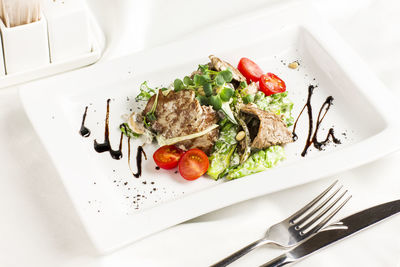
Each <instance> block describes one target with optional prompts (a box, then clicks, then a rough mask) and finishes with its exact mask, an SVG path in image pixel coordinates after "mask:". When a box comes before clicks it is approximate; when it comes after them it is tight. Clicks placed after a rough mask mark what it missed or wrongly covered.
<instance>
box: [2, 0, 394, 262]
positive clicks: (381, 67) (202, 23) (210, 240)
mask: <svg viewBox="0 0 400 267" xmlns="http://www.w3.org/2000/svg"><path fill="white" fill-rule="evenodd" d="M274 2H276V1H265V0H264V1H263V0H246V1H229V0H220V1H212V0H202V1H195V0H191V1H188V0H187V1H178V0H169V1H161V0H159V1H157V0H153V1H150V0H148V1H136V0H130V1H129V0H113V1H110V0H89V5H90V7H91V8H92V9H93V11H94V13H95V14H96V16H97V18H98V19H99V22H100V24H101V26H102V28H103V30H104V31H105V33H106V37H107V49H106V51H105V55H104V57H103V59H102V61H107V60H108V59H110V58H114V57H117V56H120V55H124V54H127V53H131V52H134V51H136V50H139V49H143V48H147V47H151V46H155V45H160V44H162V43H165V42H168V41H172V40H175V39H178V38H184V37H185V36H187V35H190V34H195V33H196V30H198V29H201V28H203V27H209V26H212V24H213V23H215V22H220V21H222V20H224V19H226V18H229V17H232V16H235V15H237V14H241V13H243V12H250V11H252V10H255V9H258V8H260V7H267V6H268V5H271V6H272V5H273V4H274ZM349 2H351V3H349ZM315 6H316V9H317V11H318V12H319V13H320V14H321V15H322V16H324V17H326V18H327V19H328V21H329V22H330V23H331V24H332V25H333V26H334V27H335V29H336V30H337V31H338V32H339V34H340V35H341V36H342V37H343V38H344V39H345V40H346V41H347V42H348V43H349V44H350V45H351V46H352V47H353V48H354V49H355V51H356V52H357V53H359V54H360V55H361V57H362V58H363V59H364V60H365V62H366V63H367V64H368V65H369V67H370V68H372V69H373V70H374V71H375V73H376V74H377V75H378V77H379V78H380V79H381V80H382V81H383V82H384V83H385V84H386V86H387V87H388V88H389V89H391V90H392V91H393V92H394V93H395V94H396V95H397V96H398V97H399V96H400V75H399V73H400V16H399V14H400V5H399V4H398V1H396V0H385V1H377V0H375V1H373V0H364V1H363V0H357V1H355V0H353V1H344V0H336V1H330V0H324V1H318V2H316V3H315ZM283 19H284V18H283ZM376 93H377V94H379V92H376ZM399 115H400V112H399ZM399 165H400V153H399V152H398V153H396V154H392V155H390V156H388V157H385V158H383V159H381V160H379V161H377V162H374V163H372V164H369V165H367V166H363V167H360V168H357V169H355V170H352V171H348V172H345V173H340V174H338V175H336V176H335V177H329V178H326V179H323V180H320V181H318V182H314V183H311V184H307V185H303V186H300V187H296V188H292V189H290V190H285V191H283V192H279V193H275V194H271V195H268V196H264V197H261V198H257V199H254V200H250V201H246V202H243V203H240V204H237V205H234V206H231V207H228V208H225V209H222V210H220V211H216V212H213V213H210V214H207V215H204V216H202V217H199V218H196V219H194V220H191V221H189V222H186V223H184V224H181V225H178V226H175V227H172V228H170V229H167V230H165V231H163V232H161V233H158V234H155V235H153V236H151V237H148V238H146V239H144V240H142V241H139V242H136V243H135V244H132V245H130V246H128V247H126V248H124V249H121V250H119V251H117V252H115V253H113V254H110V255H106V256H99V255H97V253H96V251H95V250H94V248H93V246H92V244H91V243H90V240H89V239H88V237H87V235H86V233H85V231H84V230H83V227H82V225H81V222H80V220H79V218H78V216H77V214H76V212H75V210H74V208H73V207H72V204H71V202H70V199H69V198H68V196H67V194H66V192H65V190H64V188H63V186H62V184H61V181H60V179H59V177H58V174H57V172H56V171H55V168H54V167H53V166H52V164H51V161H50V158H49V156H48V155H47V153H46V151H45V150H44V148H43V147H42V145H41V144H40V142H39V139H38V137H37V136H36V134H35V132H34V131H33V128H32V126H31V125H30V123H29V121H28V119H27V117H26V115H25V113H24V111H23V109H22V106H21V103H20V101H19V98H18V94H17V90H16V89H15V88H8V89H0V266H7V267H8V266H41V267H47V266H51V267H53V266H74V267H76V266H118V267H123V266H206V265H209V264H211V263H213V262H215V261H217V260H219V259H221V258H223V257H225V256H227V255H228V254H230V253H231V252H233V251H235V250H236V249H239V248H241V247H242V246H244V245H246V244H247V243H249V242H251V241H253V240H255V239H258V238H259V237H261V236H262V234H263V233H264V231H265V229H266V228H267V226H269V225H271V224H273V223H275V222H277V221H279V220H281V219H283V218H285V217H287V216H288V215H289V214H291V213H292V212H294V211H295V210H296V209H298V208H299V207H300V206H301V205H302V203H305V202H306V201H307V200H309V199H310V198H311V197H313V196H314V195H315V194H317V193H318V192H319V191H321V189H322V188H324V187H325V186H327V185H328V184H330V182H331V181H332V180H333V179H335V178H340V180H341V182H342V183H343V184H344V185H345V186H347V187H348V188H349V189H350V191H351V193H352V195H353V198H352V200H351V202H350V203H349V204H348V205H347V206H346V207H345V208H344V210H342V211H341V213H340V214H341V216H343V215H346V214H350V213H352V212H354V211H357V210H359V209H363V208H367V207H369V206H370V205H373V204H378V203H380V202H384V201H389V200H393V199H398V198H399V197H400V175H399V171H400V167H399ZM279 253H280V251H279V250H277V249H274V248H271V247H262V248H259V249H258V250H257V251H255V252H254V253H252V254H249V255H248V256H246V257H245V258H243V259H241V260H239V261H237V262H236V263H235V264H233V265H232V266H257V265H259V264H262V263H263V262H266V261H268V260H269V259H271V257H272V256H275V255H278V254H279ZM296 266H371V267H372V266H396V267H397V266H400V216H397V217H394V218H392V219H390V220H388V221H386V222H383V223H382V224H379V225H377V226H375V227H373V228H371V229H370V230H368V231H365V232H362V233H360V234H358V235H356V236H354V237H352V238H350V239H347V240H345V241H342V242H340V243H337V244H335V245H334V246H332V247H330V248H329V249H325V250H323V251H321V252H318V253H317V254H315V255H313V256H312V257H309V258H307V259H305V260H304V261H302V262H300V263H299V264H297V265H296Z"/></svg>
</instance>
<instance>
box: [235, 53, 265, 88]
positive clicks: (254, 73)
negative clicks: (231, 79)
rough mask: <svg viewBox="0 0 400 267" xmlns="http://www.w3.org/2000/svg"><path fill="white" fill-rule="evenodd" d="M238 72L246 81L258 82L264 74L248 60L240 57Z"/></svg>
mask: <svg viewBox="0 0 400 267" xmlns="http://www.w3.org/2000/svg"><path fill="white" fill-rule="evenodd" d="M237 68H238V70H239V71H240V73H242V74H243V76H244V77H246V79H247V81H253V82H258V80H260V77H261V75H263V74H264V72H263V71H262V69H261V68H260V67H259V66H258V65H257V64H256V63H254V62H253V61H251V60H250V59H248V58H245V57H242V58H241V59H240V61H239V64H238V67H237Z"/></svg>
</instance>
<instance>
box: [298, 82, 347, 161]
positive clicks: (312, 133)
mask: <svg viewBox="0 0 400 267" xmlns="http://www.w3.org/2000/svg"><path fill="white" fill-rule="evenodd" d="M314 89H315V86H314V85H310V86H309V87H308V97H307V102H306V104H305V105H304V107H303V108H302V110H301V112H300V114H299V116H298V117H297V119H296V121H295V123H294V126H293V131H292V137H293V141H296V140H297V139H298V137H297V134H296V126H297V122H298V120H299V118H300V116H301V115H302V114H303V112H304V110H305V109H306V108H307V114H308V136H307V140H306V144H305V146H304V149H303V152H301V156H302V157H304V156H306V154H307V151H308V149H309V147H310V146H311V145H314V147H315V148H316V149H318V150H322V149H323V148H324V146H325V145H326V144H327V143H328V142H329V141H330V140H332V142H334V143H335V144H340V143H341V142H340V140H339V139H338V138H336V137H335V132H334V130H333V128H330V129H329V131H328V134H327V136H326V138H325V140H323V141H318V131H319V129H320V125H321V123H322V121H323V120H324V118H325V115H326V113H328V111H329V109H330V107H331V106H332V103H333V97H332V96H328V97H327V98H326V100H325V102H324V103H323V104H322V106H321V108H320V110H319V113H318V117H317V122H316V125H315V130H314V121H313V113H312V105H311V98H312V95H313V93H314Z"/></svg>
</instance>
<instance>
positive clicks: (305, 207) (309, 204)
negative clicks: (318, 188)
mask: <svg viewBox="0 0 400 267" xmlns="http://www.w3.org/2000/svg"><path fill="white" fill-rule="evenodd" d="M337 182H338V180H336V181H334V182H333V184H331V185H330V186H329V187H328V188H327V189H325V190H324V191H323V192H322V193H321V194H319V195H318V196H317V197H316V198H314V199H313V200H312V201H311V202H310V203H308V204H307V205H305V206H304V207H303V208H301V209H300V210H299V211H297V212H296V213H294V214H293V215H292V216H290V217H289V218H288V219H289V221H290V223H291V224H293V223H294V222H293V221H294V220H296V219H297V218H299V217H300V216H301V215H302V214H304V212H306V211H307V210H309V209H310V208H312V207H313V206H314V205H315V203H317V202H318V201H319V200H320V199H321V198H323V197H324V196H325V195H326V194H327V193H328V192H329V191H330V190H331V189H332V187H334V186H335V184H336V183H337Z"/></svg>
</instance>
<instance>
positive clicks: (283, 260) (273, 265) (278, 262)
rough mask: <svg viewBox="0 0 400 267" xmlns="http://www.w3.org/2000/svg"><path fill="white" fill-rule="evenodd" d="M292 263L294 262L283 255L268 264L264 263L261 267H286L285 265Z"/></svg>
mask: <svg viewBox="0 0 400 267" xmlns="http://www.w3.org/2000/svg"><path fill="white" fill-rule="evenodd" d="M292 262H294V260H292V259H290V258H288V257H287V256H286V254H282V255H280V256H279V257H276V258H275V259H273V260H271V261H269V262H267V263H264V264H263V265H261V266H260V267H280V266H284V265H286V264H289V263H292Z"/></svg>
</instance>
